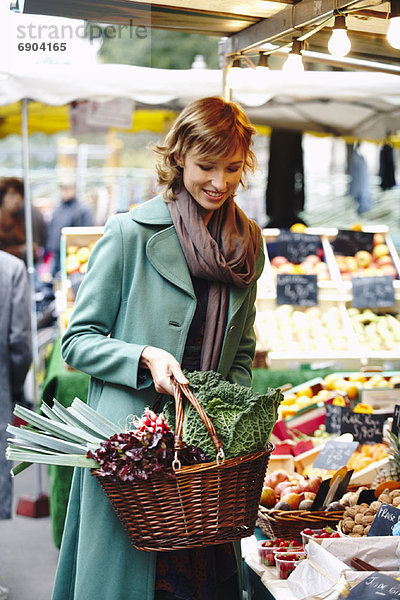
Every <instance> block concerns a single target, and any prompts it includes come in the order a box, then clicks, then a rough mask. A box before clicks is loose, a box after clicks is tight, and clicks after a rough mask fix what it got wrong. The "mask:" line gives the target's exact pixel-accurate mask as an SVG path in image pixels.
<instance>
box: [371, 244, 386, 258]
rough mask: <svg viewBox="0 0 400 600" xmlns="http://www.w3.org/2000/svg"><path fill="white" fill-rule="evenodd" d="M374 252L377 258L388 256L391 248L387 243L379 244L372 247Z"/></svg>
mask: <svg viewBox="0 0 400 600" xmlns="http://www.w3.org/2000/svg"><path fill="white" fill-rule="evenodd" d="M372 254H373V255H374V256H375V258H379V257H381V256H387V255H389V254H390V250H389V248H388V246H387V245H386V244H377V246H374V247H373V248H372Z"/></svg>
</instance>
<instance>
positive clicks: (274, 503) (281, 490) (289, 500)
mask: <svg viewBox="0 0 400 600" xmlns="http://www.w3.org/2000/svg"><path fill="white" fill-rule="evenodd" d="M321 482H322V478H321V477H302V476H301V475H299V474H298V473H286V472H285V471H274V472H273V473H268V474H267V475H266V476H265V479H264V486H263V490H262V494H261V500H260V504H261V505H262V506H264V507H265V508H274V509H275V510H297V509H299V510H309V509H310V508H311V505H312V503H313V500H314V498H315V496H316V493H317V491H318V490H319V486H320V485H321Z"/></svg>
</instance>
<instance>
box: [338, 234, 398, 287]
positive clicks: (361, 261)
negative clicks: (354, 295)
mask: <svg viewBox="0 0 400 600" xmlns="http://www.w3.org/2000/svg"><path fill="white" fill-rule="evenodd" d="M335 259H336V262H337V265H338V267H339V271H340V274H341V277H342V279H343V280H344V281H349V280H351V278H352V277H353V276H354V277H379V276H381V275H390V276H391V277H393V278H394V279H396V278H398V273H397V269H396V267H395V265H394V262H393V258H392V256H391V254H390V249H389V246H388V245H387V244H386V243H385V236H384V235H383V234H381V233H375V234H374V237H373V246H372V252H368V251H367V250H358V252H356V253H355V254H354V256H341V255H338V254H335Z"/></svg>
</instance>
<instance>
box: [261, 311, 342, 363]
mask: <svg viewBox="0 0 400 600" xmlns="http://www.w3.org/2000/svg"><path fill="white" fill-rule="evenodd" d="M256 329H257V335H258V338H259V340H260V342H261V345H262V347H263V348H265V349H267V350H271V351H274V352H287V353H290V355H292V356H293V357H295V356H296V354H297V353H302V352H308V351H313V352H316V351H318V352H321V353H322V352H330V351H344V350H350V344H349V336H348V334H347V326H346V325H345V323H344V322H343V315H342V313H341V311H340V309H339V307H338V306H336V305H332V306H329V307H326V308H325V309H323V308H321V307H319V306H310V307H307V308H304V309H302V308H301V307H297V306H291V305H288V304H283V305H281V306H276V307H271V308H265V309H259V310H258V313H257V317H256Z"/></svg>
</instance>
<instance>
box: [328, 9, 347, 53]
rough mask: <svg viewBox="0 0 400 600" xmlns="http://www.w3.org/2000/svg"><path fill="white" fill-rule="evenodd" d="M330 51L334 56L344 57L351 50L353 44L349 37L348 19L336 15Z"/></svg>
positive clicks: (329, 45) (329, 46) (329, 44)
mask: <svg viewBox="0 0 400 600" xmlns="http://www.w3.org/2000/svg"><path fill="white" fill-rule="evenodd" d="M328 50H329V52H330V53H331V54H332V56H337V57H341V58H342V57H343V56H346V54H348V53H349V52H350V50H351V42H350V40H349V36H348V35H347V27H346V17H345V16H344V15H338V14H336V15H335V24H334V26H333V29H332V35H331V37H330V39H329V42H328Z"/></svg>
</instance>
